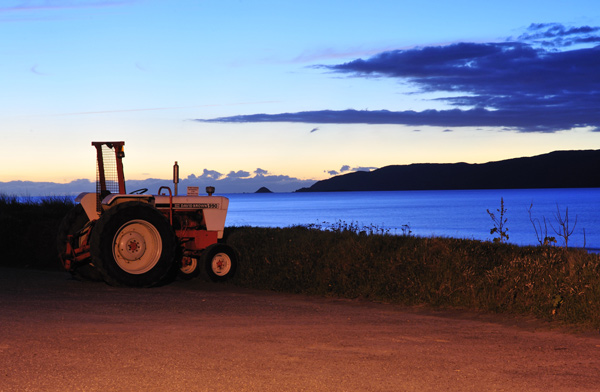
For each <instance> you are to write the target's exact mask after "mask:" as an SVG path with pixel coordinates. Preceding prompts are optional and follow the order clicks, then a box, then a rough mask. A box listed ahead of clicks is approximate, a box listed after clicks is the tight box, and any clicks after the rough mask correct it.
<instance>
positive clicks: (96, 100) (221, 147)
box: [0, 0, 600, 195]
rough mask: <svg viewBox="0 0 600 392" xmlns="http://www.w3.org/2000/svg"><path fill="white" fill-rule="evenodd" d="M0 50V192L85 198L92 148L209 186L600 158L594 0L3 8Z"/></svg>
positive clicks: (13, 4) (136, 176)
mask: <svg viewBox="0 0 600 392" xmlns="http://www.w3.org/2000/svg"><path fill="white" fill-rule="evenodd" d="M0 37H1V38H0V83H1V85H0V86H1V88H0V132H1V140H2V143H1V146H2V153H1V154H0V193H7V194H22V193H26V194H30V195H35V194H38V193H40V194H54V193H58V194H60V193H61V192H62V193H65V192H69V193H70V192H77V190H78V189H81V190H82V191H84V190H88V189H87V188H89V187H90V184H91V183H92V182H93V181H94V179H95V151H94V149H93V147H92V146H91V142H92V141H102V140H124V141H125V153H126V158H125V160H124V165H125V175H126V178H127V179H128V180H129V181H131V182H132V183H134V180H135V183H134V186H138V185H143V184H144V183H149V182H151V183H152V184H153V186H154V184H155V183H156V184H158V183H159V182H160V181H158V182H157V181H155V180H156V179H159V180H165V182H168V181H170V179H171V177H172V166H173V163H174V161H178V164H179V166H180V177H181V178H182V180H184V182H185V184H188V185H197V186H200V187H204V186H207V185H215V186H216V187H217V192H219V191H221V192H253V191H255V190H256V189H258V188H259V187H261V186H267V187H268V188H269V189H271V190H273V191H276V192H291V191H294V190H296V189H299V188H301V187H305V186H310V185H311V184H313V183H314V182H316V181H318V180H322V179H326V178H329V177H331V176H333V175H338V174H342V173H347V172H351V171H355V170H373V169H375V168H379V167H383V166H388V165H397V164H411V163H455V162H468V163H484V162H489V161H497V160H502V159H509V158H514V157H521V156H533V155H538V154H544V153H548V152H551V151H556V150H582V149H599V148H600V132H599V131H600V7H599V6H598V4H597V0H571V1H569V2H568V3H565V2H564V1H557V0H546V1H543V2H542V1H533V0H532V1H526V0H507V1H503V2H487V1H467V0H456V1H453V2H448V1H433V0H421V1H418V2H413V1H410V2H409V1H398V0H394V1H386V0H381V1H378V0H371V1H353V0H344V1H337V0H332V1H327V0H318V1H312V0H304V1H302V2H286V1H252V0H206V1H204V0H176V1H167V0H22V1H16V0H0ZM146 180H147V181H146ZM163 185H164V183H163ZM128 187H129V189H131V185H128ZM83 188H86V189H83Z"/></svg>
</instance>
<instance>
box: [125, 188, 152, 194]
mask: <svg viewBox="0 0 600 392" xmlns="http://www.w3.org/2000/svg"><path fill="white" fill-rule="evenodd" d="M146 192H148V188H140V189H136V190H135V191H132V192H129V194H130V195H141V194H142V193H146Z"/></svg>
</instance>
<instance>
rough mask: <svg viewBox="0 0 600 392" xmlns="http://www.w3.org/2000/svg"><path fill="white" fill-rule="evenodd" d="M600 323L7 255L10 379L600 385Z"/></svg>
mask: <svg viewBox="0 0 600 392" xmlns="http://www.w3.org/2000/svg"><path fill="white" fill-rule="evenodd" d="M598 390H600V336H599V335H598V334H597V332H596V333H591V332H590V333H577V334H576V333H567V332H564V331H560V330H553V329H551V328H550V326H549V325H548V324H545V323H542V322H540V321H536V320H534V319H529V318H516V317H510V316H497V315H482V314H477V313H469V312H458V311H456V312H454V311H445V312H442V311H431V310H424V309H415V308H406V307H401V306H396V305H389V304H374V303H370V302H365V301H351V300H338V299H326V298H313V297H306V296H301V295H288V294H279V293H272V292H264V291H254V290H247V289H241V288H238V287H235V286H232V285H227V284H226V285H217V284H212V283H207V282H204V281H201V280H194V281H177V282H174V283H173V284H170V285H168V286H165V287H159V288H153V289H130V288H115V287H110V286H107V285H105V284H104V283H95V282H79V281H76V280H73V279H71V278H70V277H69V275H68V274H66V273H63V272H54V271H34V270H18V269H7V268H0V391H262V392H265V391H545V392H548V391H598Z"/></svg>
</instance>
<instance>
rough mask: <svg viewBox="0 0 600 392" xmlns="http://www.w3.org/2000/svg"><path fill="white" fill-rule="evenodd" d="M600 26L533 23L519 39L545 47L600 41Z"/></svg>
mask: <svg viewBox="0 0 600 392" xmlns="http://www.w3.org/2000/svg"><path fill="white" fill-rule="evenodd" d="M599 33H600V27H590V26H581V27H567V26H564V25H562V24H560V23H532V24H531V25H529V27H528V28H527V31H526V32H525V33H523V34H521V35H520V36H519V37H518V38H517V40H518V41H521V42H531V43H534V44H537V45H542V46H545V47H555V48H560V47H567V46H572V45H577V44H593V43H600V36H599Z"/></svg>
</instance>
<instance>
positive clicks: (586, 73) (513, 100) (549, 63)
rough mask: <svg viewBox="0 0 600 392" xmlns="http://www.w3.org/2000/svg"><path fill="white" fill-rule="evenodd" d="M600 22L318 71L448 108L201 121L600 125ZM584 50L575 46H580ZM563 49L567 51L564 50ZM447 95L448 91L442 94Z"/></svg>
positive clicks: (528, 128) (533, 28)
mask: <svg viewBox="0 0 600 392" xmlns="http://www.w3.org/2000/svg"><path fill="white" fill-rule="evenodd" d="M597 43H600V27H590V26H583V27H565V26H563V25H560V24H557V23H551V24H532V25H530V26H529V27H528V28H527V30H526V32H525V33H523V34H521V35H520V36H519V37H518V38H517V39H516V40H508V41H506V42H492V43H468V42H467V43H465V42H463V43H456V44H452V45H446V46H428V47H423V48H412V49H405V50H392V51H386V52H382V53H379V54H377V55H375V56H372V57H370V58H367V59H356V60H353V61H350V62H347V63H342V64H337V65H316V66H314V67H315V68H317V69H323V70H327V71H330V72H333V73H337V74H345V75H349V76H351V77H358V78H372V77H378V78H389V79H397V80H399V81H402V82H407V83H408V84H409V85H411V86H413V87H414V88H415V89H416V91H418V92H421V93H437V94H438V95H440V94H441V95H442V97H441V98H437V100H439V101H442V102H444V103H446V104H449V105H451V106H452V107H454V108H453V109H448V110H436V109H429V110H424V111H421V112H415V111H394V112H392V111H387V110H376V111H367V110H363V111H358V110H343V111H332V110H317V111H305V112H298V113H280V114H252V115H242V116H231V117H222V118H217V119H208V120H198V121H210V122H233V123H240V122H302V123H311V124H324V123H328V124H330V123H335V124H350V123H353V124H401V125H415V126H427V125H429V126H441V127H461V126H481V127H483V126H485V127H500V128H506V129H514V130H518V131H521V132H556V131H561V130H568V129H571V128H575V127H592V129H594V130H596V131H598V130H600V113H599V109H598V108H599V107H600V72H598V70H599V69H600V46H593V45H594V44H597ZM583 44H585V45H586V46H585V47H575V46H577V45H583ZM559 49H562V50H559ZM444 95H445V96H444Z"/></svg>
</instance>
